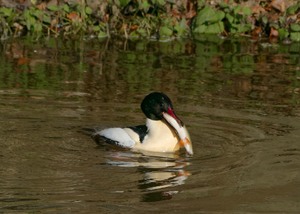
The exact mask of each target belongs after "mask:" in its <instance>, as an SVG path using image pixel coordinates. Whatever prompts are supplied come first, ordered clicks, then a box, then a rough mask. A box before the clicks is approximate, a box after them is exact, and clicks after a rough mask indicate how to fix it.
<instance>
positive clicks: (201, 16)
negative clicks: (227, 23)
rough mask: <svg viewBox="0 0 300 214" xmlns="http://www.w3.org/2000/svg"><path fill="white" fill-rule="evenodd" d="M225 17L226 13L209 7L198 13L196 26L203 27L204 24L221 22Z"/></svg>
mask: <svg viewBox="0 0 300 214" xmlns="http://www.w3.org/2000/svg"><path fill="white" fill-rule="evenodd" d="M224 17H225V13H224V12H223V11H215V10H214V9H212V8H211V7H209V6H206V7H204V8H203V9H202V10H200V12H199V13H198V15H197V17H196V23H197V24H196V25H198V26H199V25H202V24H203V23H214V22H219V21H221V20H222V19H223V18H224Z"/></svg>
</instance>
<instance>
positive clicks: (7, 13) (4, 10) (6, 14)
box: [0, 7, 13, 17]
mask: <svg viewBox="0 0 300 214" xmlns="http://www.w3.org/2000/svg"><path fill="white" fill-rule="evenodd" d="M12 12H13V9H12V8H6V7H1V8H0V13H2V14H3V16H4V17H10V16H11V15H12Z"/></svg>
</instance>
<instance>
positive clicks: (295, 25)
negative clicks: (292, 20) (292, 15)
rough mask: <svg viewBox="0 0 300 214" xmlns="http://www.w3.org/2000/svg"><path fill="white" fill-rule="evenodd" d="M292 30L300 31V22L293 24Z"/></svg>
mask: <svg viewBox="0 0 300 214" xmlns="http://www.w3.org/2000/svg"><path fill="white" fill-rule="evenodd" d="M291 30H292V31H294V32H299V31H300V24H291Z"/></svg>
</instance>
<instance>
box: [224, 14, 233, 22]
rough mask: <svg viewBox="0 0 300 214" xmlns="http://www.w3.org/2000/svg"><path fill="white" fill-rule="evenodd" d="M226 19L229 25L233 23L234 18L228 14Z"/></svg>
mask: <svg viewBox="0 0 300 214" xmlns="http://www.w3.org/2000/svg"><path fill="white" fill-rule="evenodd" d="M226 18H227V20H228V22H229V23H230V24H232V23H234V17H233V16H232V15H230V14H229V13H227V14H226Z"/></svg>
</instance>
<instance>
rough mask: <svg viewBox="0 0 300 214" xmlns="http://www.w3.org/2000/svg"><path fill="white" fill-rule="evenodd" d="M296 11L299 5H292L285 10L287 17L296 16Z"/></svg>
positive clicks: (299, 7)
mask: <svg viewBox="0 0 300 214" xmlns="http://www.w3.org/2000/svg"><path fill="white" fill-rule="evenodd" d="M298 9H300V4H295V5H292V6H290V7H289V8H288V9H286V14H287V15H289V16H290V15H294V14H296V12H297V10H298Z"/></svg>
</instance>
